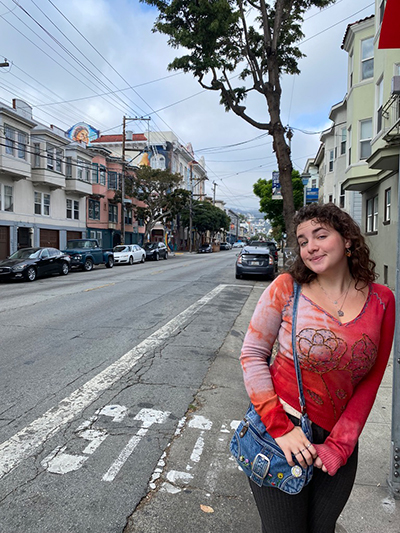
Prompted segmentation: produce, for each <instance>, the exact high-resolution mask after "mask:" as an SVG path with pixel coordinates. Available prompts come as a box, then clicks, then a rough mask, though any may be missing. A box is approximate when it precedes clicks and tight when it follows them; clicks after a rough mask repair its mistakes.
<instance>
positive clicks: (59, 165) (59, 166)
mask: <svg viewBox="0 0 400 533" xmlns="http://www.w3.org/2000/svg"><path fill="white" fill-rule="evenodd" d="M63 155H64V154H63V151H62V150H60V149H56V171H57V172H62V159H63Z"/></svg>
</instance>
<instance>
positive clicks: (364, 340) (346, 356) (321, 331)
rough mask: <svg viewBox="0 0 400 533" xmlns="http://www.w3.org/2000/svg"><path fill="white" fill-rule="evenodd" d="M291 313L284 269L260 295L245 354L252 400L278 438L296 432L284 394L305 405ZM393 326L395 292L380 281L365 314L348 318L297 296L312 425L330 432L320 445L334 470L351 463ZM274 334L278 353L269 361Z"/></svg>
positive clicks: (290, 290)
mask: <svg viewBox="0 0 400 533" xmlns="http://www.w3.org/2000/svg"><path fill="white" fill-rule="evenodd" d="M292 310H293V279H292V277H291V276H290V275H289V274H282V275H280V276H278V277H277V278H276V279H275V280H274V281H273V282H272V283H271V285H270V286H269V287H268V288H267V289H266V290H265V291H264V293H263V294H262V296H261V298H260V300H259V302H258V304H257V307H256V309H255V311H254V314H253V317H252V319H251V322H250V325H249V329H248V331H247V334H246V337H245V340H244V344H243V348H242V353H241V358H240V359H241V363H242V367H243V373H244V382H245V386H246V390H247V392H248V394H249V396H250V400H251V401H252V403H253V404H254V407H255V409H256V411H257V412H258V414H259V415H260V416H261V419H262V421H263V423H264V424H265V426H266V428H267V430H268V431H269V433H270V434H271V435H272V436H273V437H274V438H276V437H280V436H282V435H284V434H285V433H288V432H289V431H290V430H291V429H293V424H292V422H291V421H290V420H289V418H288V417H287V415H286V413H285V411H284V409H283V407H282V404H281V403H280V401H279V398H281V399H282V400H284V401H285V402H287V403H288V404H289V405H291V406H292V407H293V408H294V409H297V410H299V409H300V407H299V400H298V396H299V394H298V387H297V380H296V373H295V368H294V363H293V353H292V339H291V329H292ZM394 323H395V301H394V296H393V293H392V291H391V290H390V289H389V288H387V287H385V286H383V285H378V284H376V283H371V284H370V286H369V293H368V297H367V299H366V302H365V304H364V307H363V309H362V311H361V312H360V314H359V315H358V316H357V317H356V318H354V319H353V320H351V321H350V322H345V323H341V322H340V321H339V320H338V319H337V318H335V317H334V316H332V315H331V314H329V313H328V312H326V311H325V310H324V309H322V308H321V307H319V306H318V305H317V304H315V303H314V302H312V300H310V299H309V298H307V297H306V296H304V295H303V294H301V295H300V298H299V306H298V315H297V326H296V337H297V353H298V357H299V362H300V368H301V374H302V380H303V388H304V396H305V400H306V408H307V412H308V415H309V417H310V419H311V420H312V421H313V422H314V423H316V424H317V425H319V426H321V427H322V428H324V429H326V430H327V431H330V435H329V437H328V438H327V439H326V441H325V443H324V444H319V445H316V446H315V447H316V449H317V452H318V455H319V457H320V458H321V460H322V462H323V464H324V465H325V466H326V468H327V469H328V472H329V474H331V475H333V474H335V473H336V472H337V470H338V468H339V467H341V466H343V465H344V464H346V461H347V459H348V458H349V456H350V455H351V453H352V452H353V449H354V447H355V445H356V443H357V439H358V437H359V435H360V433H361V431H362V429H363V427H364V424H365V422H366V420H367V418H368V415H369V413H370V411H371V409H372V405H373V403H374V400H375V397H376V394H377V391H378V388H379V385H380V383H381V380H382V377H383V374H384V372H385V368H386V365H387V361H388V358H389V355H390V351H391V346H392V340H393V333H394ZM276 339H277V340H278V342H279V345H278V352H277V355H276V357H275V358H274V360H273V361H272V362H271V365H270V366H269V364H268V363H269V362H270V357H271V353H272V348H273V345H274V343H275V340H276Z"/></svg>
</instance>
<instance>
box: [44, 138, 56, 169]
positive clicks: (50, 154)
mask: <svg viewBox="0 0 400 533" xmlns="http://www.w3.org/2000/svg"><path fill="white" fill-rule="evenodd" d="M54 150H55V148H54V146H52V145H51V144H47V145H46V152H47V168H48V169H49V170H53V168H54Z"/></svg>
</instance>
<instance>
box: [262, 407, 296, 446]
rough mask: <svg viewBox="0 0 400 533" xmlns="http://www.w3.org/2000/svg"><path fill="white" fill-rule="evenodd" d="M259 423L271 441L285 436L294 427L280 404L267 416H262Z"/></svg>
mask: <svg viewBox="0 0 400 533" xmlns="http://www.w3.org/2000/svg"><path fill="white" fill-rule="evenodd" d="M261 422H262V423H263V424H264V426H265V427H266V428H267V431H268V433H269V434H270V435H271V437H272V438H273V439H276V438H277V437H282V435H286V433H289V431H292V429H293V428H294V427H295V426H294V424H293V422H292V421H291V420H290V419H289V417H288V416H287V414H286V413H285V411H284V410H283V407H282V406H281V405H280V404H279V405H278V406H277V407H276V408H274V409H272V410H271V411H269V412H268V414H266V415H264V416H262V417H261Z"/></svg>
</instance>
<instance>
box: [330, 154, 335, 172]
mask: <svg viewBox="0 0 400 533" xmlns="http://www.w3.org/2000/svg"><path fill="white" fill-rule="evenodd" d="M333 159H334V153H333V150H329V172H333Z"/></svg>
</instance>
